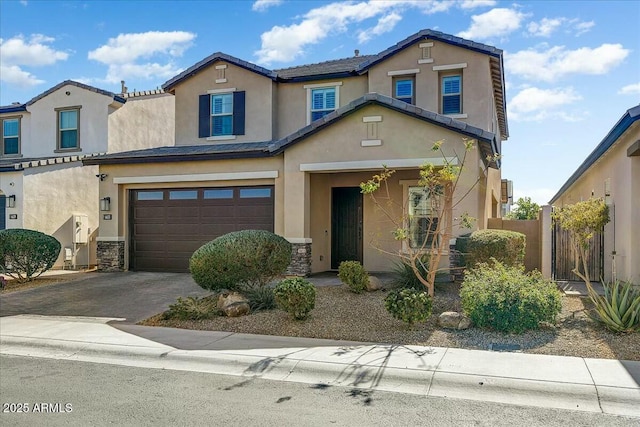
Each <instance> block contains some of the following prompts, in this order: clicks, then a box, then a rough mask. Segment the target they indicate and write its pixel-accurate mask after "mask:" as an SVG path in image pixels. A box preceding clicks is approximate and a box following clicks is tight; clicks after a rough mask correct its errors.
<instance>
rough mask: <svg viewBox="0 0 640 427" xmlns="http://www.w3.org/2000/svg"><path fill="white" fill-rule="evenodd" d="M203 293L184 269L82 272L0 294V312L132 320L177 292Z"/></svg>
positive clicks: (165, 304) (166, 305) (150, 313)
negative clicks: (176, 271) (70, 278)
mask: <svg viewBox="0 0 640 427" xmlns="http://www.w3.org/2000/svg"><path fill="white" fill-rule="evenodd" d="M208 294H209V292H208V291H205V290H204V289H202V288H200V287H199V286H198V285H196V283H195V282H194V281H193V280H192V279H191V276H190V275H189V274H188V273H145V272H122V273H96V272H93V273H83V274H81V275H80V277H78V278H74V279H72V280H71V281H67V282H63V283H58V284H54V285H49V286H42V287H40V288H32V289H26V290H24V291H16V292H12V293H8V294H5V295H0V316H14V315H18V314H40V315H44V316H91V317H119V318H125V319H127V320H126V321H127V323H136V322H139V321H140V320H143V319H146V318H148V317H151V316H153V315H154V314H157V313H160V312H162V311H165V310H167V309H168V308H169V304H173V303H174V302H175V301H176V299H177V298H178V297H186V296H204V295H208Z"/></svg>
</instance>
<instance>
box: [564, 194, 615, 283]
mask: <svg viewBox="0 0 640 427" xmlns="http://www.w3.org/2000/svg"><path fill="white" fill-rule="evenodd" d="M552 218H553V221H554V222H555V223H556V224H558V225H560V227H561V228H563V229H565V230H567V231H569V236H570V239H569V240H570V242H571V251H572V253H573V259H574V268H573V270H571V271H572V272H573V273H574V274H575V275H576V276H578V277H579V278H581V279H582V280H584V283H585V284H586V285H587V288H588V289H589V292H590V293H592V292H593V289H592V288H591V280H590V279H591V278H590V277H589V266H588V264H587V260H588V257H587V255H588V252H589V244H590V242H591V239H593V236H594V235H595V234H596V233H598V232H600V231H602V229H603V228H604V226H605V225H606V224H607V223H608V222H609V208H608V207H607V205H606V204H605V203H604V200H602V199H596V198H590V199H589V200H585V201H584V202H578V203H575V204H573V205H568V206H565V207H563V208H562V209H558V210H556V211H555V212H553V214H552ZM581 267H582V271H581V270H580V268H581Z"/></svg>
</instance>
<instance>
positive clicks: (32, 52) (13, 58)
mask: <svg viewBox="0 0 640 427" xmlns="http://www.w3.org/2000/svg"><path fill="white" fill-rule="evenodd" d="M54 41H55V39H54V38H53V37H48V36H45V35H42V34H32V35H31V36H30V38H29V39H25V37H24V36H22V35H18V36H15V37H12V38H10V39H6V40H5V39H0V64H2V68H1V70H2V71H1V72H0V80H1V81H3V82H7V83H11V84H14V85H17V86H20V87H29V86H35V85H38V84H41V83H44V80H41V79H38V78H37V77H36V76H34V75H33V74H31V73H30V72H29V71H25V70H24V69H23V68H24V67H43V66H47V65H53V64H55V63H56V62H58V61H65V60H66V59H67V58H68V57H69V54H68V53H67V52H63V51H60V50H55V49H54V48H52V47H51V46H49V45H50V44H51V43H53V42H54Z"/></svg>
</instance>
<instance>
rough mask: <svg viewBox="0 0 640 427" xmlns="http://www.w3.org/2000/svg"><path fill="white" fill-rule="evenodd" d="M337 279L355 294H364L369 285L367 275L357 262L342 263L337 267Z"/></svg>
mask: <svg viewBox="0 0 640 427" xmlns="http://www.w3.org/2000/svg"><path fill="white" fill-rule="evenodd" d="M338 278H340V280H341V281H342V283H344V284H346V285H347V286H348V287H349V290H351V292H354V293H356V294H360V293H362V292H364V291H365V290H366V289H367V285H368V284H369V275H368V274H367V272H366V271H365V269H364V267H363V266H362V264H360V263H359V262H358V261H342V262H341V263H340V265H339V266H338Z"/></svg>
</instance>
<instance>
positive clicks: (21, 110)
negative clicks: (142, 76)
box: [0, 81, 175, 267]
mask: <svg viewBox="0 0 640 427" xmlns="http://www.w3.org/2000/svg"><path fill="white" fill-rule="evenodd" d="M174 100H175V98H174V97H173V96H171V95H169V94H165V93H164V92H163V91H161V90H156V91H151V92H144V93H135V94H113V93H111V92H107V91H104V90H101V89H97V88H94V87H92V86H88V85H85V84H82V83H78V82H74V81H64V82H62V83H60V84H58V85H56V86H54V87H52V88H50V89H49V90H47V91H45V92H43V93H42V94H40V95H38V96H36V97H35V98H33V99H31V100H30V101H28V102H26V103H24V104H20V103H16V104H13V105H9V106H4V107H0V122H1V125H2V126H1V127H2V132H3V133H2V143H1V145H0V149H1V151H0V229H5V228H28V229H33V230H38V231H41V232H43V233H46V234H50V235H52V236H54V237H55V238H56V239H58V240H59V241H60V243H61V244H62V247H63V250H62V252H61V254H60V257H59V259H58V262H57V263H56V267H62V266H64V265H65V264H69V265H71V266H77V267H80V266H88V265H95V264H96V254H95V251H96V243H95V237H96V236H97V228H98V212H99V203H98V200H99V199H98V194H99V193H98V183H99V181H100V179H101V178H100V176H99V170H98V167H97V166H90V167H83V165H82V159H83V158H86V157H90V156H94V155H97V154H105V153H109V152H115V151H123V150H130V149H135V148H148V147H153V146H158V145H170V144H173V138H174V135H175V131H174V122H173V116H174ZM102 179H104V177H103V178H102ZM104 203H106V201H104V202H103V204H104Z"/></svg>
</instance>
